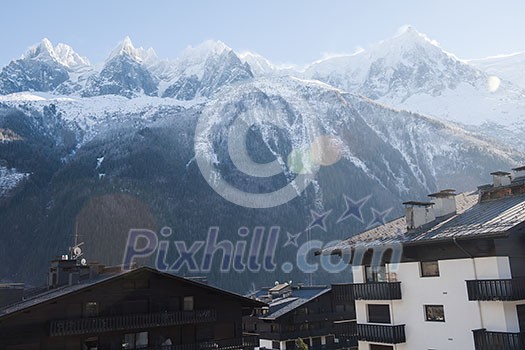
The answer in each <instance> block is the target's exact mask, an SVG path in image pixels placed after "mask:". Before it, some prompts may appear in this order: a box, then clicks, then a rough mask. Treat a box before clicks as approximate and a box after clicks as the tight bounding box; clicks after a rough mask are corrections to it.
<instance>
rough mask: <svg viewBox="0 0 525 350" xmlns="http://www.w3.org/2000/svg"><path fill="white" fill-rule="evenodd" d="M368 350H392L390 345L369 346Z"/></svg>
mask: <svg viewBox="0 0 525 350" xmlns="http://www.w3.org/2000/svg"><path fill="white" fill-rule="evenodd" d="M370 350H394V347H393V346H390V345H379V344H370Z"/></svg>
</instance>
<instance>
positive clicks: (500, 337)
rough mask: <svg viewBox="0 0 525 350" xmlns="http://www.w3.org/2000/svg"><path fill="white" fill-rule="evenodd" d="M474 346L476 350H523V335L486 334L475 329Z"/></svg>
mask: <svg viewBox="0 0 525 350" xmlns="http://www.w3.org/2000/svg"><path fill="white" fill-rule="evenodd" d="M473 333H474V344H475V346H476V350H494V349H498V350H521V349H524V348H525V333H505V332H488V331H487V330H485V329H476V330H474V331H473Z"/></svg>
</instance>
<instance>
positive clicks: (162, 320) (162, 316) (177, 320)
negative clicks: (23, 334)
mask: <svg viewBox="0 0 525 350" xmlns="http://www.w3.org/2000/svg"><path fill="white" fill-rule="evenodd" d="M216 320H217V312H216V311H215V310H195V311H176V312H161V313H151V314H134V315H122V316H109V317H92V318H81V319H71V320H59V321H51V325H50V332H49V334H50V336H52V337H57V336H68V335H80V334H94V333H104V332H113V331H127V330H133V329H144V328H154V327H165V326H176V325H184V324H195V323H205V322H214V321H216Z"/></svg>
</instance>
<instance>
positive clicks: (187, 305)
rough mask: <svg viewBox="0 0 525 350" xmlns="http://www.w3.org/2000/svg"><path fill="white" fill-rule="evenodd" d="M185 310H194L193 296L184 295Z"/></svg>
mask: <svg viewBox="0 0 525 350" xmlns="http://www.w3.org/2000/svg"><path fill="white" fill-rule="evenodd" d="M184 311H193V297H192V296H190V297H184Z"/></svg>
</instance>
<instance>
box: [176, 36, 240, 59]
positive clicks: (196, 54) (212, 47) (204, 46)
mask: <svg viewBox="0 0 525 350" xmlns="http://www.w3.org/2000/svg"><path fill="white" fill-rule="evenodd" d="M224 51H231V48H230V47H229V46H228V45H226V44H225V43H223V42H222V41H220V40H206V41H204V42H202V43H200V44H199V45H197V46H188V47H187V48H186V49H185V50H184V52H183V53H182V57H181V59H182V60H192V61H195V60H196V61H205V60H206V59H207V58H208V57H209V56H213V55H220V54H222V53H223V52H224Z"/></svg>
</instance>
